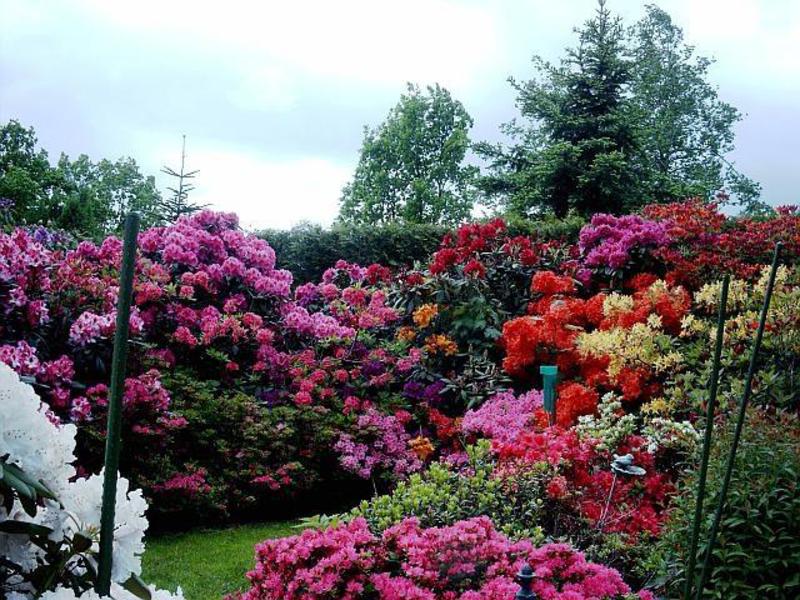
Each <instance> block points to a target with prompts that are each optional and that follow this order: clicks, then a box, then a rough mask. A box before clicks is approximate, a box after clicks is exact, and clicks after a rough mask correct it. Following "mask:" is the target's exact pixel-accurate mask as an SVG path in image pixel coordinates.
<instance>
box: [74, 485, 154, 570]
mask: <svg viewBox="0 0 800 600" xmlns="http://www.w3.org/2000/svg"><path fill="white" fill-rule="evenodd" d="M61 502H62V504H63V505H64V510H65V511H66V513H67V515H68V519H66V520H65V521H64V531H63V535H66V536H68V537H72V535H74V534H75V533H78V532H80V533H82V534H83V535H84V536H86V537H88V538H90V539H91V540H93V541H94V544H93V545H92V551H93V552H97V551H99V541H100V513H101V510H102V504H103V473H102V472H101V473H100V474H99V475H92V476H91V477H89V478H87V479H78V480H77V481H75V482H73V483H70V484H69V486H68V487H67V489H66V490H65V492H64V493H63V494H62V495H61ZM146 510H147V502H146V501H145V499H144V497H143V496H142V491H141V490H132V491H129V483H128V480H127V479H125V478H124V477H120V478H119V479H117V499H116V510H115V512H114V554H113V558H112V567H111V578H112V579H113V580H114V581H119V582H124V581H127V580H128V579H129V578H130V576H131V575H141V573H142V561H141V555H142V553H144V532H145V530H146V529H147V519H146V518H145V516H144V513H145V511H146Z"/></svg>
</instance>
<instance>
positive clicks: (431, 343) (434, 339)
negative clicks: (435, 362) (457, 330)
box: [425, 333, 458, 356]
mask: <svg viewBox="0 0 800 600" xmlns="http://www.w3.org/2000/svg"><path fill="white" fill-rule="evenodd" d="M425 349H426V350H427V351H428V352H430V353H431V354H435V353H437V352H441V353H442V354H444V355H445V356H453V355H454V354H455V353H456V352H458V344H456V343H455V342H454V341H453V340H451V339H450V338H449V337H447V336H446V335H442V334H439V333H437V334H434V335H429V336H428V338H427V339H426V340H425Z"/></svg>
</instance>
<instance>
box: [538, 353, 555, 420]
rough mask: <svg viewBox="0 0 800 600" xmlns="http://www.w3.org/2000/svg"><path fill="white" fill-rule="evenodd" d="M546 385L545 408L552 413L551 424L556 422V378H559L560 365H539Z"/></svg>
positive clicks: (544, 385)
mask: <svg viewBox="0 0 800 600" xmlns="http://www.w3.org/2000/svg"><path fill="white" fill-rule="evenodd" d="M539 373H540V374H541V376H542V384H543V387H544V409H545V410H546V411H547V412H548V414H549V415H550V424H551V425H555V422H556V379H557V378H558V367H557V366H554V365H542V366H541V367H539Z"/></svg>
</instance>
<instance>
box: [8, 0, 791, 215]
mask: <svg viewBox="0 0 800 600" xmlns="http://www.w3.org/2000/svg"><path fill="white" fill-rule="evenodd" d="M656 1H657V2H658V0H656ZM645 3H646V0H609V8H610V9H611V10H612V12H615V13H619V14H621V15H622V16H623V17H624V19H625V22H626V23H632V22H634V21H635V20H636V19H638V18H639V17H641V15H642V14H643V13H644V5H645ZM658 3H659V5H660V6H661V7H662V8H664V9H665V10H666V11H667V12H669V13H670V14H671V15H672V17H673V19H674V21H675V22H676V23H677V24H678V25H679V26H681V27H683V28H684V30H685V33H686V37H687V40H688V41H689V43H692V44H694V45H696V46H697V50H698V53H699V54H701V55H705V56H709V55H710V56H713V57H715V58H716V59H717V64H716V65H715V66H714V67H713V69H712V73H711V78H712V81H713V82H714V83H716V84H719V86H720V90H721V97H722V98H723V99H724V100H727V101H731V102H733V103H734V104H735V105H736V106H737V107H738V108H739V109H740V110H742V112H744V113H746V114H747V115H748V116H747V120H746V121H745V122H744V123H742V124H741V125H740V127H739V131H740V132H741V135H740V143H739V148H738V149H737V151H736V153H734V156H733V158H734V159H735V160H736V161H737V165H738V166H739V167H740V168H741V169H742V170H743V171H744V172H745V173H748V174H754V175H756V176H758V177H759V178H760V179H761V181H762V183H764V189H765V197H767V199H770V198H777V197H779V198H780V201H782V202H784V201H792V200H794V198H793V197H789V196H790V195H793V194H794V193H795V191H794V190H796V189H797V188H798V187H800V184H798V182H797V177H796V173H794V172H792V171H791V169H788V170H787V168H786V167H785V166H784V164H785V161H786V160H789V159H787V158H786V157H790V158H791V157H793V156H796V155H797V154H798V153H799V152H800V147H798V141H797V140H800V135H798V131H797V127H798V123H800V113H798V109H799V107H800V105H798V103H797V101H796V98H797V97H798V94H800V52H798V50H797V44H798V42H797V40H798V39H800V2H798V1H796V0H786V1H780V0H769V1H768V0H702V1H698V0H662V1H661V2H658ZM595 8H596V0H570V1H569V2H559V3H555V4H554V3H553V2H552V0H503V1H502V2H496V1H489V0H404V1H402V2H401V1H399V0H394V1H392V2H389V1H387V0H335V1H331V0H315V1H312V0H290V1H289V2H277V1H269V0H267V1H264V0H262V1H252V0H250V1H246V0H226V1H225V2H221V3H220V2H206V1H201V2H197V1H196V0H194V1H189V0H166V1H164V0H137V1H133V0H114V1H111V2H109V1H108V0H0V15H2V17H1V18H0V120H5V119H8V118H11V117H15V118H20V119H21V120H22V121H23V122H25V123H26V124H29V125H33V126H34V127H35V128H36V130H37V132H38V133H39V136H40V139H41V140H42V142H43V144H44V146H45V147H46V148H47V149H48V150H49V151H50V154H51V156H57V155H58V153H59V152H61V151H62V150H66V151H68V152H69V153H70V154H72V155H75V154H78V153H80V152H87V153H89V154H90V155H91V156H92V157H93V158H95V159H99V158H102V157H110V158H116V157H117V156H120V155H121V154H125V155H130V156H133V157H135V158H136V159H137V160H138V161H139V162H140V163H141V165H142V169H143V171H145V172H148V173H157V172H158V169H159V168H160V167H161V165H163V164H164V163H165V162H167V163H168V164H172V165H174V164H175V162H176V161H175V160H172V161H167V160H165V157H167V156H170V155H174V153H175V150H176V149H179V145H180V134H181V133H183V132H185V133H187V135H188V142H189V151H190V165H191V166H192V168H199V169H201V174H200V176H199V178H198V190H197V192H196V194H195V198H196V199H198V200H201V199H202V200H203V201H209V202H213V203H214V205H215V206H217V207H219V208H223V209H225V210H235V211H238V212H240V213H241V216H242V220H243V222H244V223H245V224H247V225H251V226H290V225H292V224H294V223H296V222H297V221H299V220H302V219H310V220H313V221H318V222H323V223H325V222H329V221H330V220H331V219H332V218H333V216H334V215H335V212H336V205H337V200H338V197H339V194H340V190H341V187H342V185H344V183H345V182H346V181H347V179H348V177H349V176H350V175H351V174H352V167H353V165H354V163H355V161H356V159H357V156H356V152H357V148H358V144H359V141H360V138H361V127H362V126H363V125H364V124H371V125H375V124H377V123H378V122H379V120H380V119H382V118H383V117H384V115H385V114H386V111H387V110H388V109H389V108H390V106H392V105H393V104H394V102H396V100H397V96H398V95H399V93H401V92H402V90H403V88H404V84H405V82H406V81H413V82H417V83H420V84H423V85H424V84H426V83H433V82H439V83H441V84H442V85H444V86H446V87H448V88H449V89H450V90H451V91H452V92H453V94H454V96H455V97H457V98H458V99H460V100H461V101H462V102H464V104H465V105H466V107H467V109H468V110H469V111H470V112H471V114H472V116H473V117H474V119H475V122H476V128H475V135H474V137H475V138H476V139H498V138H499V137H500V136H499V134H498V132H497V126H498V125H499V124H500V123H501V122H504V121H507V120H508V119H510V118H512V117H513V116H515V115H516V112H517V111H516V110H515V108H514V96H515V94H514V92H513V90H512V89H511V88H510V87H509V86H508V85H507V84H506V83H505V79H506V77H507V76H508V75H511V74H513V75H516V76H518V77H519V78H522V79H525V78H528V77H529V76H530V74H531V68H530V62H529V60H530V57H531V55H533V54H541V55H543V56H545V58H549V59H555V60H557V59H558V58H559V57H560V56H562V55H563V48H564V47H566V46H572V45H574V43H575V36H574V34H573V33H572V32H571V28H572V27H574V26H577V25H579V24H580V23H581V22H583V21H585V20H586V19H587V18H590V17H591V15H592V13H593V11H594V10H595ZM782 161H783V162H782ZM792 179H793V181H790V180H792ZM159 181H160V183H162V184H164V183H165V180H164V178H163V176H162V177H160V178H159Z"/></svg>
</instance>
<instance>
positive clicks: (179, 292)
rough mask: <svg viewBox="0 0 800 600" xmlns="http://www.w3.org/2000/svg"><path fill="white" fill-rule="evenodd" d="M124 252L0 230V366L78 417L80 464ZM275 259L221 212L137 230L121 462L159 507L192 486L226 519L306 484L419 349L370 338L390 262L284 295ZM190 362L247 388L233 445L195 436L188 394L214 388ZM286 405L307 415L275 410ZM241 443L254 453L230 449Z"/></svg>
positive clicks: (388, 314) (92, 443)
mask: <svg viewBox="0 0 800 600" xmlns="http://www.w3.org/2000/svg"><path fill="white" fill-rule="evenodd" d="M121 249H122V248H121V242H120V241H119V240H118V239H116V238H113V237H111V238H108V239H106V240H105V241H103V242H102V243H101V244H99V245H96V244H92V243H90V242H81V243H80V244H78V246H77V247H75V248H74V249H72V250H67V251H63V250H51V249H49V248H48V247H46V246H45V245H44V244H43V243H41V242H40V241H38V240H37V238H35V237H34V236H33V235H32V234H30V233H29V232H27V231H24V230H15V231H14V232H13V233H12V234H8V235H7V234H1V235H0V308H2V310H3V319H2V320H1V321H0V360H2V361H3V362H6V363H8V364H10V365H11V366H12V367H13V368H15V369H17V370H18V371H19V372H20V373H22V374H24V375H26V376H29V377H32V378H34V379H35V380H36V384H37V385H38V386H39V388H40V390H41V392H42V394H43V396H44V397H45V399H46V400H47V401H48V402H49V403H50V405H51V408H52V409H53V410H54V413H55V415H57V416H58V417H59V418H61V419H65V420H72V421H74V422H76V423H78V424H79V425H80V433H79V451H80V453H81V457H80V462H81V466H82V467H83V468H85V469H87V470H90V471H91V470H96V469H97V468H98V466H99V463H100V458H101V453H102V448H103V436H104V427H105V410H106V404H107V393H108V390H107V388H106V387H105V382H107V381H108V375H109V372H108V371H109V364H110V358H111V342H112V338H113V333H114V328H115V318H116V313H115V310H116V298H117V285H118V268H119V264H120V261H121ZM274 265H275V255H274V252H273V251H272V249H271V248H270V247H269V245H268V244H267V243H266V242H264V241H263V240H261V239H259V238H257V237H255V236H252V235H248V234H245V233H244V232H242V231H241V230H239V229H238V227H237V221H236V217H235V216H233V215H226V214H220V213H211V212H201V213H198V214H195V215H192V216H187V217H183V218H181V219H179V220H178V222H177V223H175V224H174V225H170V226H168V227H159V228H153V229H150V230H147V231H144V232H142V233H141V234H140V237H139V255H138V257H137V261H136V273H135V281H134V306H133V308H132V311H131V322H130V325H131V338H132V341H133V344H132V346H131V352H130V359H129V364H128V373H129V377H128V379H127V381H126V385H125V396H124V402H123V406H124V410H125V419H124V423H125V425H126V429H125V432H124V441H125V444H126V445H130V446H131V447H136V448H137V453H135V455H133V456H132V455H130V454H126V455H125V456H124V463H123V469H126V470H128V471H132V473H131V475H132V476H133V478H134V479H135V480H136V479H137V478H140V479H141V481H137V483H139V484H141V485H143V487H144V488H145V490H146V491H147V493H149V494H151V495H152V496H154V497H156V498H157V499H159V500H160V501H161V502H156V503H154V504H155V506H156V508H154V510H155V511H158V510H160V509H161V508H162V507H163V508H164V509H166V510H169V505H170V503H172V502H173V500H177V499H179V498H180V500H181V501H180V503H179V504H180V505H181V506H183V505H184V504H185V503H186V502H190V501H191V502H203V501H204V499H203V494H201V493H198V490H205V489H207V488H206V486H211V487H212V490H213V493H211V494H207V495H206V497H207V498H211V499H213V500H212V501H213V503H214V504H218V505H219V506H218V507H217V508H218V511H217V512H219V511H221V512H223V513H224V512H226V511H227V508H225V507H226V506H234V505H236V506H248V505H250V504H252V502H253V501H254V499H257V498H259V497H262V496H263V492H260V491H259V490H264V491H267V492H269V491H276V489H277V488H279V489H280V490H281V491H284V490H292V489H295V490H299V489H304V488H307V486H308V484H309V481H313V480H314V479H315V477H314V475H313V473H312V471H309V469H312V470H314V469H316V470H322V471H323V472H324V471H326V470H327V471H329V470H330V466H331V463H332V464H333V465H335V464H337V460H336V458H337V455H336V454H335V451H333V449H332V447H333V445H334V443H335V441H336V440H337V439H338V437H339V433H344V431H345V430H346V429H347V428H348V427H353V426H355V423H356V422H357V421H358V416H359V414H360V413H363V412H364V411H366V410H367V409H368V408H369V407H370V406H373V405H380V404H382V403H384V402H385V401H389V402H391V393H392V392H391V390H392V388H393V386H394V387H397V386H401V385H402V383H403V380H404V378H405V376H406V374H407V373H408V372H409V371H410V370H411V369H412V368H413V367H414V365H415V364H416V363H417V362H418V361H419V358H420V353H419V351H418V350H416V349H413V350H412V351H411V352H410V353H409V352H407V351H406V350H404V349H402V348H398V349H397V350H395V349H394V348H387V349H383V348H381V347H379V343H378V342H379V339H378V338H380V334H381V332H382V331H384V330H387V331H388V336H389V337H390V338H392V337H393V332H391V331H390V330H389V328H390V327H391V324H392V323H393V321H394V320H396V319H397V318H398V313H397V311H396V310H394V309H393V308H391V307H390V306H389V305H388V303H387V296H386V293H385V291H384V289H383V287H385V282H386V281H387V280H388V278H389V275H388V271H387V270H386V269H384V268H382V267H380V266H377V265H374V266H372V267H367V268H363V267H360V266H358V265H350V264H346V263H339V264H337V265H336V267H334V268H332V269H330V270H329V271H328V272H327V273H326V274H325V277H324V280H323V281H322V282H321V283H320V284H318V285H314V284H309V285H306V286H303V287H301V288H298V289H297V290H296V292H295V294H294V298H293V297H292V292H291V282H292V277H291V274H290V273H288V272H287V271H281V270H277V269H275V268H274ZM382 286H383V287H382ZM367 333H369V334H370V335H372V336H373V337H372V338H371V339H368V338H365V337H364V336H365V334H367ZM359 334H360V335H361V339H358V340H357V338H358V336H359ZM376 334H378V338H376V337H374V336H375V335H376ZM187 369H188V370H189V371H190V372H192V373H193V374H194V377H195V378H196V379H197V380H198V382H202V381H208V382H225V383H226V386H227V388H228V389H230V390H231V391H232V392H235V391H237V390H238V391H242V392H246V393H248V394H249V395H250V396H251V400H250V401H249V402H251V404H252V406H251V407H250V408H248V409H246V410H247V412H248V413H250V414H252V421H251V422H252V425H248V424H247V423H245V424H243V427H244V430H245V432H246V435H244V437H242V438H240V439H239V440H238V441H235V442H234V441H233V440H231V439H230V438H229V443H233V444H234V447H233V448H231V447H229V446H228V445H226V444H225V443H217V441H216V440H213V439H211V438H209V437H208V436H207V435H206V433H205V431H206V423H207V422H208V421H207V420H208V418H209V417H210V416H211V413H210V412H209V411H207V410H205V409H202V408H201V407H200V406H197V407H193V406H191V405H190V404H188V402H190V398H191V399H192V400H191V401H195V402H197V401H201V402H204V403H208V402H210V401H211V400H210V398H211V397H210V396H209V395H208V394H205V393H204V392H202V391H200V390H197V393H195V392H194V391H192V393H187V388H186V386H185V385H177V382H178V381H180V380H181V379H180V377H178V378H176V375H177V374H178V373H179V372H183V371H186V370H187ZM165 375H167V376H168V377H167V379H168V380H169V381H168V385H167V384H165V383H164V382H163V381H162V380H163V378H164V376H165ZM181 377H182V375H181ZM176 400H177V403H176ZM236 402H243V400H242V399H241V398H238V399H237V400H236ZM284 406H285V407H290V408H291V410H296V411H311V412H309V413H308V414H307V415H305V416H302V418H299V419H297V418H295V416H292V418H291V419H287V417H288V414H284V412H283V409H282V407H284ZM176 407H177V412H176V411H175V408H176ZM278 408H281V410H278ZM265 410H266V411H268V413H267V414H265V413H264V411H265ZM273 411H277V412H275V413H274V415H272V414H269V413H271V412H273ZM394 411H395V409H391V410H390V411H389V414H393V413H394ZM347 414H350V415H351V416H350V417H347V418H345V417H344V415H347ZM376 414H378V413H376ZM185 415H188V416H189V417H190V418H189V419H187V417H186V416H185ZM306 417H308V418H306ZM198 419H199V420H198ZM289 422H293V424H292V425H289ZM311 422H314V423H316V425H314V426H311ZM321 422H322V423H326V424H325V425H324V426H322V427H320V423H321ZM406 422H407V421H406ZM301 423H304V424H301ZM270 428H278V429H277V430H273V431H272V434H270ZM312 429H313V430H317V431H322V432H323V433H324V435H325V436H327V439H328V440H329V441H328V442H327V443H325V442H322V440H319V439H316V438H315V437H314V436H315V435H316V434H312V433H311V430H312ZM400 429H401V430H402V425H400ZM179 430H180V432H179ZM284 432H289V433H288V434H286V433H284ZM230 435H234V432H232V431H231V433H230ZM236 435H238V434H236ZM403 435H405V433H404V432H403V433H402V434H401V433H400V432H397V439H398V440H402V441H403V442H404V441H405V438H403V437H402V436H403ZM253 436H256V437H255V438H254V437H253ZM255 439H264V440H268V439H271V440H273V441H272V442H268V441H263V442H258V443H256V442H255V441H254V440H255ZM375 441H376V442H377V443H379V442H380V439H376V440H375ZM238 444H247V445H248V446H255V447H259V448H261V450H260V454H259V453H256V452H250V451H249V450H245V449H240V450H239V451H238V453H237V450H236V445H238ZM264 445H266V447H265V446H264ZM201 448H202V449H203V450H202V451H200V452H199V454H198V458H195V457H194V456H192V454H193V451H194V453H195V454H197V451H198V450H199V449H201ZM402 450H403V451H405V452H406V453H407V452H408V449H407V448H403V449H402ZM206 453H208V454H209V455H208V456H206ZM326 453H327V454H331V453H333V454H334V455H333V456H331V457H330V460H329V459H328V458H324V457H323V456H322V455H324V454H326ZM292 455H294V456H292ZM259 456H260V459H259ZM237 457H238V458H237ZM198 459H199V460H200V463H198ZM298 459H299V461H298ZM409 460H410V461H412V463H413V460H415V458H414V456H413V455H410V458H409ZM246 461H258V462H250V463H248V462H246ZM323 463H324V464H325V465H326V466H323ZM224 469H235V470H236V471H237V472H238V473H240V475H241V476H240V477H226V476H225V474H224V472H222V471H224ZM403 471H404V470H403V469H400V468H398V469H394V468H391V469H389V472H394V473H396V474H401V473H402V472H403ZM248 472H249V473H250V475H249V476H247V473H248ZM224 490H228V491H224ZM220 494H222V495H220ZM230 494H233V496H232V497H231V498H230V500H223V499H222V498H223V497H225V496H229V495H230ZM204 510H206V509H204ZM206 512H214V511H208V510H207V511H206Z"/></svg>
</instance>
